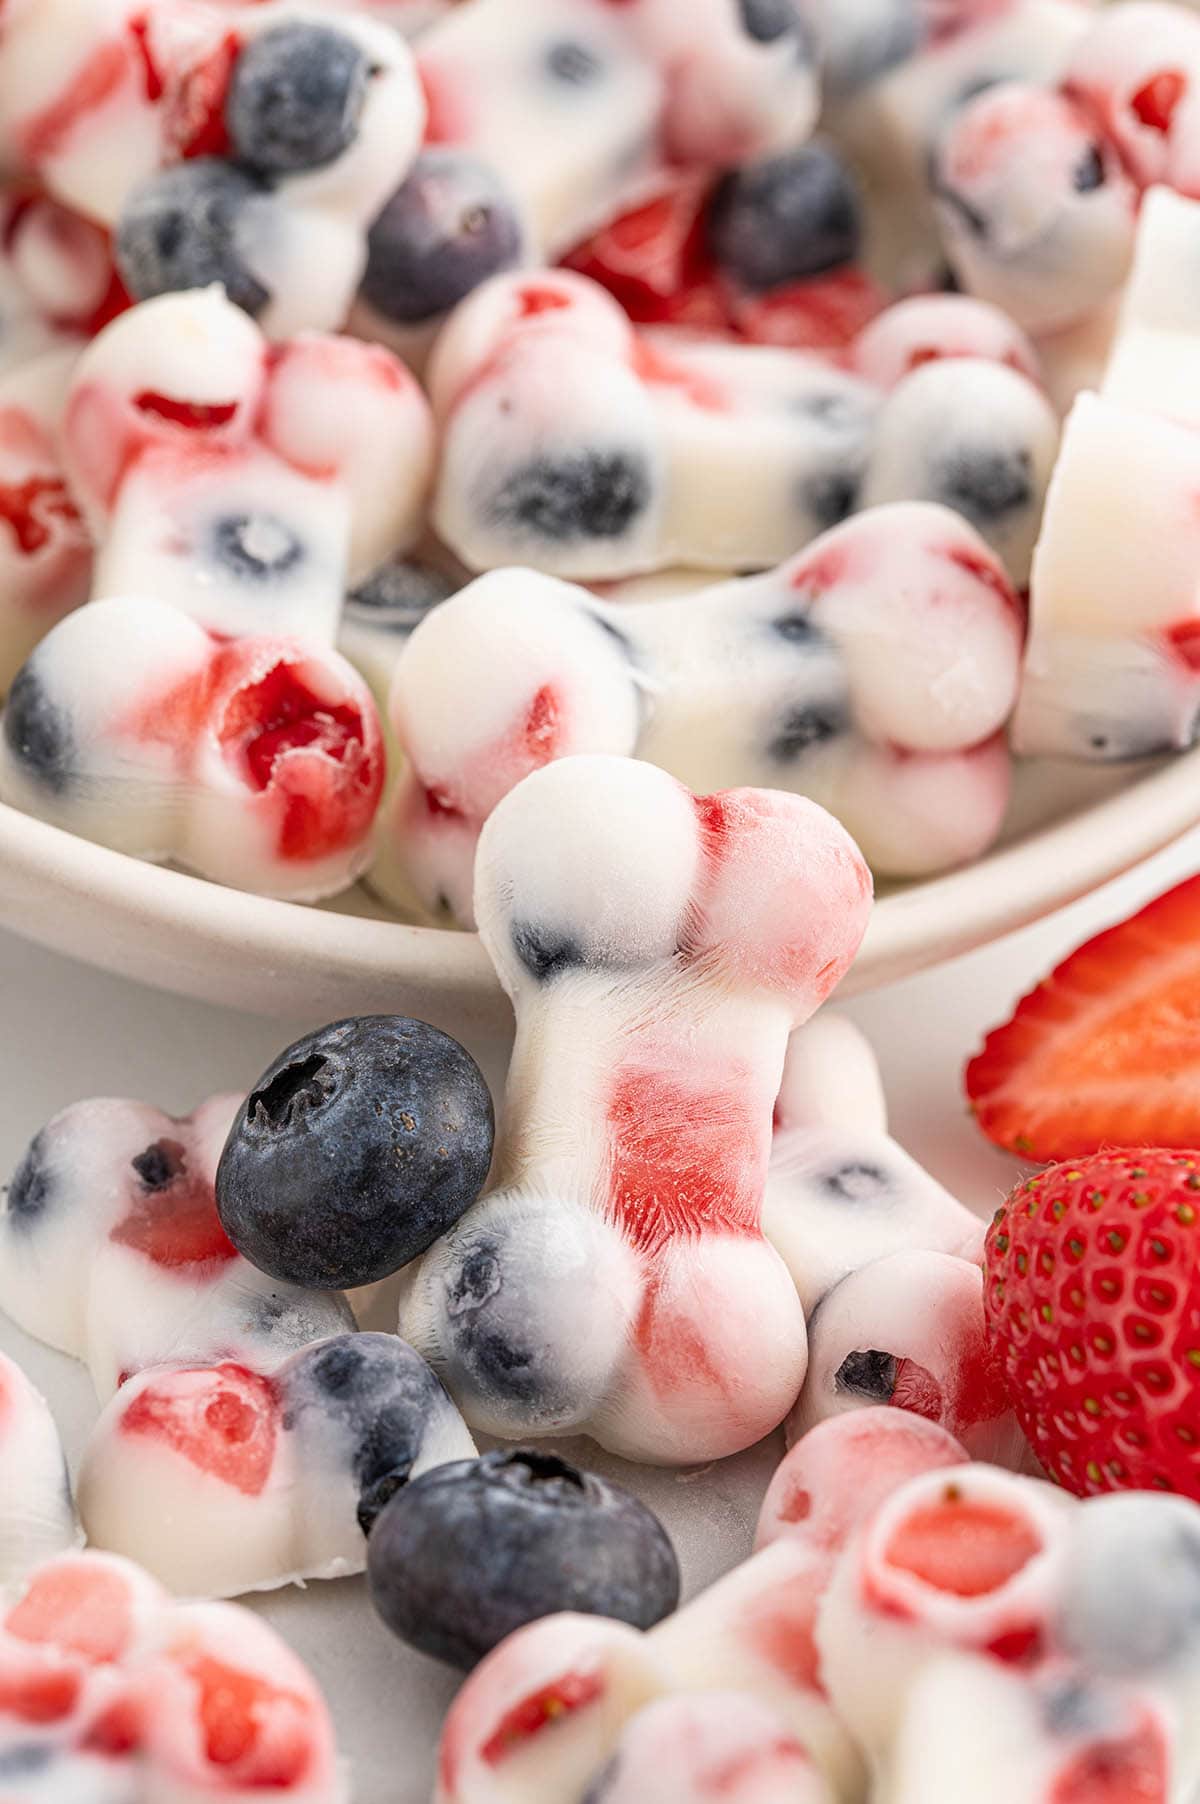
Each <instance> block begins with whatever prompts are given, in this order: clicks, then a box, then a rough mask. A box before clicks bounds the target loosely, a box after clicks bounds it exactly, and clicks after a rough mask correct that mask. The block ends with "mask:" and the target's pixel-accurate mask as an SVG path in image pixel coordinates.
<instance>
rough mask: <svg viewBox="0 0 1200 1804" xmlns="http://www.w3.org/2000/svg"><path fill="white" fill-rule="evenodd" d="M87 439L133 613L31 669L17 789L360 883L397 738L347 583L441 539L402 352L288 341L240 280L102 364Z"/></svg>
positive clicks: (82, 635)
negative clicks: (355, 662)
mask: <svg viewBox="0 0 1200 1804" xmlns="http://www.w3.org/2000/svg"><path fill="white" fill-rule="evenodd" d="M64 440H65V447H66V453H67V464H68V468H69V472H70V477H71V483H72V490H73V492H74V493H75V494H76V495H77V497H78V500H79V503H80V505H81V507H82V509H83V511H84V513H85V516H86V518H87V520H88V522H89V524H90V525H91V527H92V529H93V531H94V533H95V536H96V538H97V540H98V541H99V551H98V555H97V561H96V569H95V575H94V580H93V593H94V594H95V595H96V596H98V597H112V598H113V599H112V600H109V601H107V603H106V604H105V608H104V611H98V610H99V604H96V606H95V607H94V608H92V609H89V610H86V611H84V612H82V613H80V614H79V615H78V616H76V617H75V618H73V619H71V620H69V621H67V622H65V623H63V625H62V626H61V627H60V629H59V630H58V632H57V633H54V634H52V635H51V636H50V637H49V638H48V639H47V640H46V641H45V642H44V643H43V644H42V646H41V648H40V649H39V651H38V652H37V654H36V656H35V658H34V660H33V661H32V662H30V663H29V664H27V665H26V666H25V667H24V668H23V670H22V671H21V673H20V675H19V677H18V679H17V682H16V684H15V685H14V689H13V694H12V697H11V699H10V705H9V708H8V712H7V715H6V717H5V752H4V754H3V758H2V763H3V773H2V775H0V787H2V788H3V790H4V792H5V794H6V798H7V799H8V800H11V801H15V802H17V803H18V804H19V805H20V806H22V807H25V808H27V809H28V810H29V811H30V812H32V813H35V814H40V815H42V816H43V817H45V818H47V819H51V820H54V821H55V822H57V823H58V824H61V825H65V826H69V827H72V828H73V829H74V830H76V831H79V832H82V833H84V834H86V835H87V836H88V837H91V838H94V839H98V840H100V841H101V842H103V843H105V844H109V845H113V846H115V847H117V848H118V849H119V850H122V851H128V852H133V853H135V854H137V855H138V856H141V857H147V858H153V859H163V858H168V857H174V858H177V859H178V860H179V861H180V862H182V863H185V864H188V865H190V866H192V867H193V868H195V869H197V870H199V871H200V872H201V873H202V874H203V875H205V876H209V877H214V878H216V879H218V880H219V881H223V882H229V883H233V884H235V885H238V886H240V887H244V888H249V889H258V890H263V891H266V892H267V893H271V894H278V895H285V896H293V897H296V898H298V899H312V898H315V897H319V896H321V895H326V894H330V893H333V892H334V891H336V890H339V889H342V888H344V887H345V886H346V884H347V883H349V882H351V881H352V880H353V878H354V877H355V876H356V875H357V873H358V872H359V871H360V870H361V869H362V868H363V866H364V865H365V864H366V863H367V862H368V860H369V857H370V848H369V843H368V841H369V833H370V828H371V824H372V821H373V819H374V814H375V809H376V806H377V804H378V801H379V797H380V794H381V791H382V785H383V774H384V772H383V748H382V741H381V737H380V732H379V724H378V719H377V716H376V712H375V708H374V704H373V702H372V699H371V696H370V693H369V691H368V690H367V687H366V685H365V684H364V683H363V682H362V680H361V679H360V678H359V677H358V676H357V675H356V674H355V673H354V671H353V670H352V669H351V668H350V666H349V665H347V664H346V663H345V662H344V661H343V660H342V659H341V658H340V657H338V656H337V655H336V654H335V653H334V652H333V651H332V649H331V646H332V641H333V638H334V635H335V633H336V629H337V620H338V616H339V613H340V610H341V605H342V596H343V593H344V591H345V588H346V587H347V585H348V584H349V583H352V582H353V581H355V580H356V579H357V577H358V575H359V574H360V573H362V574H365V573H367V572H369V571H370V570H371V569H373V568H374V567H375V566H376V565H377V564H378V562H379V561H380V560H381V558H383V557H385V556H387V555H388V554H390V553H391V552H394V551H395V550H396V549H397V547H398V546H401V545H403V544H405V543H406V542H408V541H409V539H410V538H411V536H412V535H414V534H415V532H416V531H417V529H418V525H419V518H420V512H421V505H422V500H423V496H424V490H425V485H426V480H427V475H428V468H429V458H430V425H429V416H428V410H427V408H426V405H425V402H424V400H423V398H422V396H421V394H420V391H419V390H418V389H417V387H416V384H415V383H414V382H413V380H412V378H411V377H410V376H409V375H408V373H407V372H406V371H405V370H404V369H403V368H402V366H401V365H400V364H399V363H397V362H396V361H395V359H393V358H392V357H391V355H390V353H388V352H386V351H383V350H382V349H380V348H379V347H377V346H370V345H363V344H360V343H358V342H356V341H353V340H350V339H338V338H321V337H317V336H315V335H306V336H304V337H301V338H298V339H295V340H292V341H289V342H288V343H287V344H285V345H283V346H277V347H274V349H273V350H271V351H269V348H268V346H267V344H266V341H265V340H264V339H263V338H262V336H261V334H260V333H259V331H258V329H257V328H256V327H255V326H254V325H253V323H252V322H251V321H250V320H248V319H247V318H246V317H245V316H244V315H243V314H241V313H240V312H239V311H238V310H237V309H236V308H235V307H233V306H231V305H230V304H229V302H227V301H226V300H225V299H224V297H223V296H222V295H221V294H220V292H219V290H217V289H210V290H206V291H203V292H199V293H196V294H188V295H172V296H166V297H163V298H162V299H160V300H158V301H155V302H150V303H146V304H145V305H144V306H143V307H141V308H138V309H135V310H134V311H132V312H130V313H128V314H126V315H124V316H122V317H121V318H120V319H118V320H116V321H115V322H114V323H113V324H112V325H111V326H110V327H109V328H108V329H107V331H105V332H104V333H102V334H101V335H100V337H99V338H98V339H97V340H96V341H95V343H94V344H93V345H92V346H91V348H90V350H89V351H88V352H87V353H86V354H85V356H84V357H83V358H82V359H81V361H80V364H79V365H78V367H77V369H76V372H75V376H74V380H73V382H72V386H71V391H70V396H69V399H68V405H67V417H66V424H65V428H64ZM126 597H145V598H146V599H125V598H126ZM155 613H157V614H158V616H159V617H158V618H157V619H152V618H150V616H151V615H153V614H155ZM102 648H103V649H102ZM97 671H103V672H104V680H98V677H97Z"/></svg>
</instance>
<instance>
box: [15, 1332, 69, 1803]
mask: <svg viewBox="0 0 1200 1804" xmlns="http://www.w3.org/2000/svg"><path fill="white" fill-rule="evenodd" d="M79 1539H80V1534H79V1529H78V1527H77V1525H76V1522H75V1510H74V1506H73V1505H72V1502H71V1481H70V1478H69V1477H68V1475H67V1462H66V1460H65V1458H64V1457H63V1450H62V1446H61V1443H60V1442H59V1438H58V1430H57V1428H56V1427H55V1425H54V1417H53V1416H52V1415H51V1414H50V1407H49V1405H48V1404H47V1402H46V1400H45V1398H44V1397H43V1396H42V1395H41V1394H40V1393H39V1392H38V1391H36V1390H35V1389H34V1387H33V1385H32V1384H31V1383H30V1381H29V1379H28V1378H27V1377H26V1376H25V1373H24V1372H23V1371H22V1369H21V1367H20V1366H19V1365H18V1364H17V1362H16V1360H15V1359H9V1358H8V1357H7V1356H6V1355H5V1354H2V1353H0V1588H3V1587H5V1586H8V1585H11V1584H12V1583H14V1581H16V1580H17V1579H20V1578H23V1577H24V1575H25V1573H26V1572H28V1571H29V1569H30V1568H31V1567H33V1566H35V1565H37V1563H38V1562H39V1561H40V1560H45V1559H49V1558H50V1557H51V1555H53V1554H56V1553H62V1552H65V1551H66V1549H67V1548H69V1547H73V1546H75V1545H76V1544H77V1542H78V1541H79ZM2 1772H3V1758H2V1756H0V1773H2Z"/></svg>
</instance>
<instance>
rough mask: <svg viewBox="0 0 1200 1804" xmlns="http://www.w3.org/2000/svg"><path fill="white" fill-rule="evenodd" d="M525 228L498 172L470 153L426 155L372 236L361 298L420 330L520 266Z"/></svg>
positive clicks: (434, 152)
mask: <svg viewBox="0 0 1200 1804" xmlns="http://www.w3.org/2000/svg"><path fill="white" fill-rule="evenodd" d="M522 248H523V246H522V235H521V225H520V221H519V219H518V217H517V211H516V207H515V205H514V203H513V202H512V200H511V199H510V198H509V196H508V194H507V192H506V191H505V189H504V186H503V184H502V183H501V181H500V178H499V177H498V176H497V174H496V172H495V170H494V169H492V168H491V167H490V166H489V165H488V164H486V163H483V162H481V161H480V160H479V159H478V158H477V157H473V156H470V155H469V154H468V153H467V152H466V151H461V150H449V149H439V148H435V149H432V150H426V151H423V152H422V154H421V155H420V156H419V157H418V158H417V160H416V162H415V163H414V164H413V166H412V169H411V171H410V173H409V175H408V178H407V180H406V181H405V182H404V184H403V186H401V187H400V188H398V189H397V190H396V192H395V194H393V196H392V198H391V200H390V201H389V202H388V203H387V206H386V207H385V208H384V209H383V212H382V213H381V214H380V215H379V217H378V218H377V219H376V221H375V223H374V225H373V226H372V227H371V230H370V232H369V234H368V236H367V272H366V275H365V276H364V277H363V285H362V293H363V298H364V299H365V300H367V301H369V302H370V304H371V306H372V307H374V308H375V309H376V311H377V312H379V313H382V314H383V316H384V318H385V319H391V320H396V321H398V322H399V323H400V324H402V325H416V324H418V323H419V322H420V321H422V320H427V319H433V318H435V317H436V316H437V315H438V314H440V313H445V312H446V311H447V309H448V308H450V307H453V306H455V305H456V304H457V303H458V302H459V301H461V300H462V298H463V296H464V295H468V294H470V292H471V290H472V289H473V288H477V287H478V286H479V284H480V283H481V282H483V281H486V280H487V278H488V277H489V276H494V275H496V274H497V272H498V271H500V270H502V269H512V268H513V267H514V266H515V265H516V264H517V263H519V262H520V260H521V254H522Z"/></svg>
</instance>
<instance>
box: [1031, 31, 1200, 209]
mask: <svg viewBox="0 0 1200 1804" xmlns="http://www.w3.org/2000/svg"><path fill="white" fill-rule="evenodd" d="M1064 82H1065V85H1066V87H1067V89H1068V91H1069V93H1070V94H1071V95H1072V96H1073V97H1074V98H1075V99H1076V100H1078V101H1079V102H1080V104H1081V105H1082V106H1083V107H1084V108H1085V109H1086V110H1087V112H1088V113H1089V114H1090V115H1091V117H1092V118H1093V119H1094V120H1095V121H1096V122H1097V124H1098V127H1099V130H1100V132H1101V133H1102V134H1103V135H1104V137H1105V138H1107V139H1108V140H1109V142H1110V143H1111V144H1112V145H1113V146H1114V148H1115V149H1116V151H1117V152H1118V155H1119V157H1120V160H1121V163H1122V165H1123V166H1124V168H1125V169H1126V170H1127V171H1128V172H1129V175H1130V176H1131V177H1132V179H1133V180H1134V181H1135V182H1136V183H1137V185H1138V186H1139V188H1149V187H1151V186H1152V185H1153V184H1154V183H1156V182H1166V183H1167V184H1168V185H1169V186H1170V187H1172V188H1175V189H1177V190H1179V192H1180V193H1183V194H1192V195H1195V194H1200V20H1198V19H1197V18H1196V17H1195V14H1194V13H1192V12H1189V11H1188V10H1187V9H1186V8H1185V7H1182V6H1176V5H1172V4H1170V0H1123V4H1121V5H1119V6H1111V7H1105V8H1103V9H1102V10H1101V11H1099V12H1098V13H1097V14H1096V16H1095V18H1094V19H1093V20H1092V21H1091V22H1090V24H1089V27H1088V30H1087V31H1086V32H1085V33H1084V35H1083V36H1082V37H1081V39H1080V41H1079V43H1078V44H1077V45H1076V46H1075V48H1074V49H1073V51H1072V53H1071V56H1070V58H1069V59H1068V62H1067V66H1066V69H1065V71H1064Z"/></svg>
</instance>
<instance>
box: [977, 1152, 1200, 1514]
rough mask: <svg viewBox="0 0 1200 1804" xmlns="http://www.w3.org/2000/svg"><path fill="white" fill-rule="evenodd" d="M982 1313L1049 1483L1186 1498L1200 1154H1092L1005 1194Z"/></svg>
mask: <svg viewBox="0 0 1200 1804" xmlns="http://www.w3.org/2000/svg"><path fill="white" fill-rule="evenodd" d="M984 1313H985V1317H986V1323H987V1331H988V1336H989V1339H990V1341H991V1344H992V1347H993V1349H994V1351H995V1353H996V1355H997V1358H998V1360H999V1362H1000V1364H1001V1366H1002V1369H1003V1372H1004V1377H1005V1382H1006V1383H1007V1385H1008V1388H1009V1392H1010V1394H1011V1397H1012V1401H1013V1407H1014V1408H1015V1410H1016V1413H1017V1418H1018V1420H1019V1421H1020V1423H1021V1426H1022V1428H1023V1429H1024V1431H1025V1434H1026V1435H1027V1437H1028V1439H1029V1442H1030V1445H1031V1446H1032V1447H1033V1450H1034V1452H1035V1453H1036V1454H1037V1456H1038V1458H1039V1459H1040V1460H1041V1462H1042V1464H1043V1465H1044V1466H1045V1467H1046V1469H1047V1471H1048V1472H1049V1473H1050V1474H1051V1475H1052V1476H1053V1477H1055V1478H1057V1479H1058V1480H1059V1482H1060V1483H1061V1484H1063V1485H1064V1486H1065V1487H1066V1488H1067V1489H1068V1490H1070V1491H1074V1492H1076V1493H1077V1494H1078V1495H1080V1496H1087V1495H1089V1494H1091V1493H1093V1492H1100V1491H1119V1490H1159V1491H1178V1492H1181V1493H1182V1494H1183V1495H1184V1496H1188V1497H1193V1498H1196V1499H1198V1500H1200V1152H1197V1153H1187V1152H1167V1151H1162V1150H1159V1149H1150V1150H1142V1151H1133V1152H1111V1153H1096V1154H1093V1155H1092V1156H1091V1157H1090V1158H1087V1159H1080V1160H1079V1161H1078V1162H1077V1163H1076V1164H1064V1165H1056V1166H1053V1167H1051V1169H1050V1170H1048V1171H1044V1172H1041V1173H1039V1174H1038V1176H1036V1177H1032V1178H1029V1179H1027V1180H1026V1181H1025V1182H1024V1183H1023V1184H1019V1185H1018V1186H1017V1188H1016V1189H1015V1190H1014V1191H1013V1193H1012V1195H1011V1196H1010V1197H1009V1198H1008V1200H1007V1202H1006V1203H1004V1205H1003V1206H1002V1208H1000V1209H999V1210H998V1211H997V1214H996V1217H995V1219H994V1221H993V1222H992V1225H991V1227H990V1228H989V1230H988V1235H987V1244H986V1251H985V1284H984Z"/></svg>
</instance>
